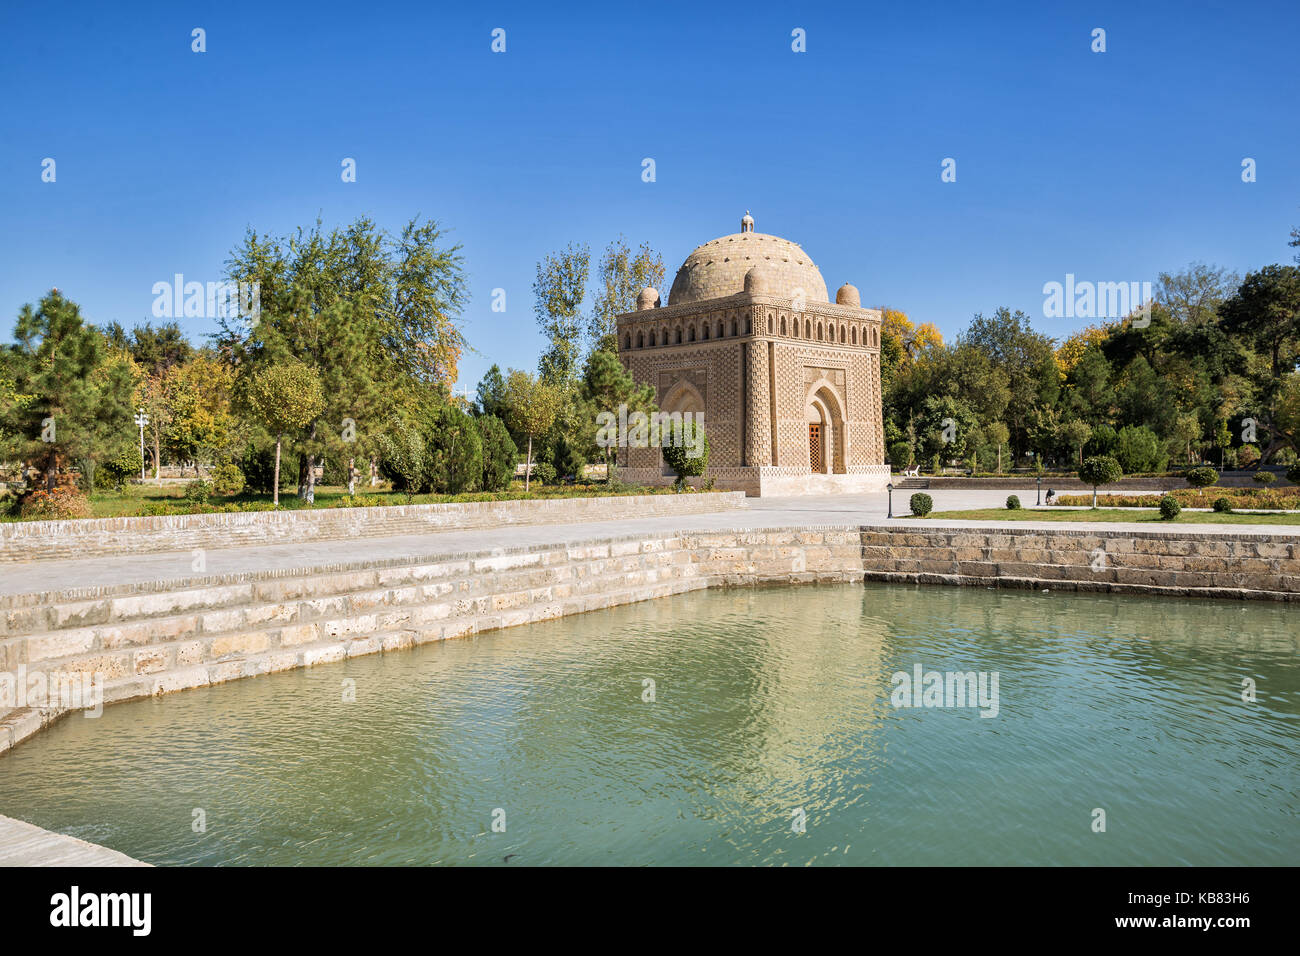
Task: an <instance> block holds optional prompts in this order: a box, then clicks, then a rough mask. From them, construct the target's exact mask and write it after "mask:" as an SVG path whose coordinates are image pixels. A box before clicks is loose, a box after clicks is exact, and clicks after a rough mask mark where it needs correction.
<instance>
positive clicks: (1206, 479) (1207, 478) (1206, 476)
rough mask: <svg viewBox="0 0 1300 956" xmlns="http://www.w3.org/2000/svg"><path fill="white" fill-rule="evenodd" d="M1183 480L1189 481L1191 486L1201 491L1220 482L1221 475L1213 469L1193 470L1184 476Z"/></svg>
mask: <svg viewBox="0 0 1300 956" xmlns="http://www.w3.org/2000/svg"><path fill="white" fill-rule="evenodd" d="M1183 478H1185V479H1186V480H1187V483H1188V484H1189V485H1191V486H1192V487H1193V488H1196V489H1197V490H1198V491H1200V489H1203V488H1208V487H1210V485H1213V484H1216V483H1217V482H1218V480H1219V473H1218V472H1217V471H1215V470H1214V469H1213V468H1192V469H1190V470H1188V471H1187V472H1186V473H1185V474H1184V475H1183ZM1200 493H1201V494H1204V492H1203V491H1200Z"/></svg>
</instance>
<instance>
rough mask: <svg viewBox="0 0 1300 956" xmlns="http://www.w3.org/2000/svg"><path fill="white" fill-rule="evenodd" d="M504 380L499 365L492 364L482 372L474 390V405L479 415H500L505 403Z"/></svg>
mask: <svg viewBox="0 0 1300 956" xmlns="http://www.w3.org/2000/svg"><path fill="white" fill-rule="evenodd" d="M505 393H506V380H505V377H504V376H503V375H502V374H501V367H500V366H498V365H493V366H492V367H491V368H490V369H488V370H487V371H486V372H484V373H483V378H481V379H480V380H479V383H478V389H477V390H476V392H475V397H474V405H475V408H476V410H477V414H479V415H495V416H496V417H498V418H500V417H501V412H502V408H503V407H504V405H505Z"/></svg>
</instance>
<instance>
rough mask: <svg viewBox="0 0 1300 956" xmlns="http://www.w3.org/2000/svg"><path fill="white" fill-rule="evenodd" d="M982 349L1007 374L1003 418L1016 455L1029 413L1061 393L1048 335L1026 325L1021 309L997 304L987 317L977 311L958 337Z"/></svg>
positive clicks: (1024, 438)
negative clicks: (1007, 393) (1004, 414)
mask: <svg viewBox="0 0 1300 956" xmlns="http://www.w3.org/2000/svg"><path fill="white" fill-rule="evenodd" d="M958 341H959V344H964V345H968V346H972V347H974V348H976V349H979V350H980V351H982V352H984V354H986V355H987V356H989V358H990V359H991V360H992V362H993V364H994V365H995V366H996V367H997V368H999V369H1001V370H1002V372H1003V373H1004V374H1005V375H1006V378H1007V388H1008V390H1009V399H1008V401H1007V406H1006V421H1007V425H1008V426H1009V427H1010V429H1011V445H1012V448H1013V449H1014V451H1015V454H1016V457H1017V458H1018V457H1019V456H1020V453H1021V451H1022V450H1023V449H1024V448H1025V447H1026V443H1027V434H1028V427H1029V422H1030V416H1031V415H1032V414H1033V410H1034V409H1035V408H1037V407H1039V406H1052V405H1054V404H1055V403H1056V401H1057V399H1058V397H1059V396H1060V372H1059V370H1058V368H1057V365H1056V353H1055V347H1054V343H1053V341H1052V339H1051V338H1049V337H1048V336H1045V335H1040V334H1039V333H1037V332H1035V331H1034V330H1033V328H1032V327H1031V326H1030V325H1029V317H1028V316H1027V315H1025V314H1024V313H1023V312H1019V311H1017V312H1014V313H1013V312H1011V310H1010V309H1007V308H1005V307H1004V308H1000V309H998V310H997V311H995V312H994V313H993V315H991V316H989V317H987V318H986V317H985V316H983V315H980V314H977V315H976V316H975V318H974V319H972V320H971V324H970V327H969V328H967V330H966V331H965V332H963V333H962V335H961V336H960V337H959V339H958Z"/></svg>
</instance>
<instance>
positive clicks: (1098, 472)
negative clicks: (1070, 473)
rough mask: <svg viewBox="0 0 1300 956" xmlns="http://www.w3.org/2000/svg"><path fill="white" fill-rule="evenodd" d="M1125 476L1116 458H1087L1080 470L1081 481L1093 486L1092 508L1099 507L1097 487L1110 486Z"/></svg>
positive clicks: (1098, 456)
mask: <svg viewBox="0 0 1300 956" xmlns="http://www.w3.org/2000/svg"><path fill="white" fill-rule="evenodd" d="M1123 475H1124V469H1122V468H1121V467H1120V465H1119V462H1117V461H1116V460H1115V459H1114V458H1111V457H1110V456H1109V455H1094V456H1093V457H1091V458H1085V459H1084V461H1083V467H1082V468H1080V469H1079V480H1080V481H1082V482H1083V483H1084V484H1085V485H1092V506H1093V507H1094V508H1095V507H1097V486H1098V485H1109V484H1111V483H1112V482H1116V481H1119V479H1120V478H1121V477H1123Z"/></svg>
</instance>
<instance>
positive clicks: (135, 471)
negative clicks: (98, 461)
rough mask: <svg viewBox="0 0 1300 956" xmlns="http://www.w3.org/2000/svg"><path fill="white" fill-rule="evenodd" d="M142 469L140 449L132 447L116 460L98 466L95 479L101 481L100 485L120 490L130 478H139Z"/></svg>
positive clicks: (135, 446)
mask: <svg viewBox="0 0 1300 956" xmlns="http://www.w3.org/2000/svg"><path fill="white" fill-rule="evenodd" d="M143 467H144V462H143V459H141V458H140V448H139V446H138V445H132V446H130V448H128V449H127V450H126V451H124V452H123V453H122V454H120V455H118V456H117V457H116V458H113V459H111V460H110V461H106V462H104V463H103V464H102V465H100V466H99V474H97V475H96V476H95V477H96V478H99V479H103V481H102V482H101V483H102V484H106V485H107V486H108V487H110V488H121V487H122V486H123V485H124V484H126V483H127V482H128V481H130V480H131V479H132V478H139V477H140V470H141V469H142V468H143Z"/></svg>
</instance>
